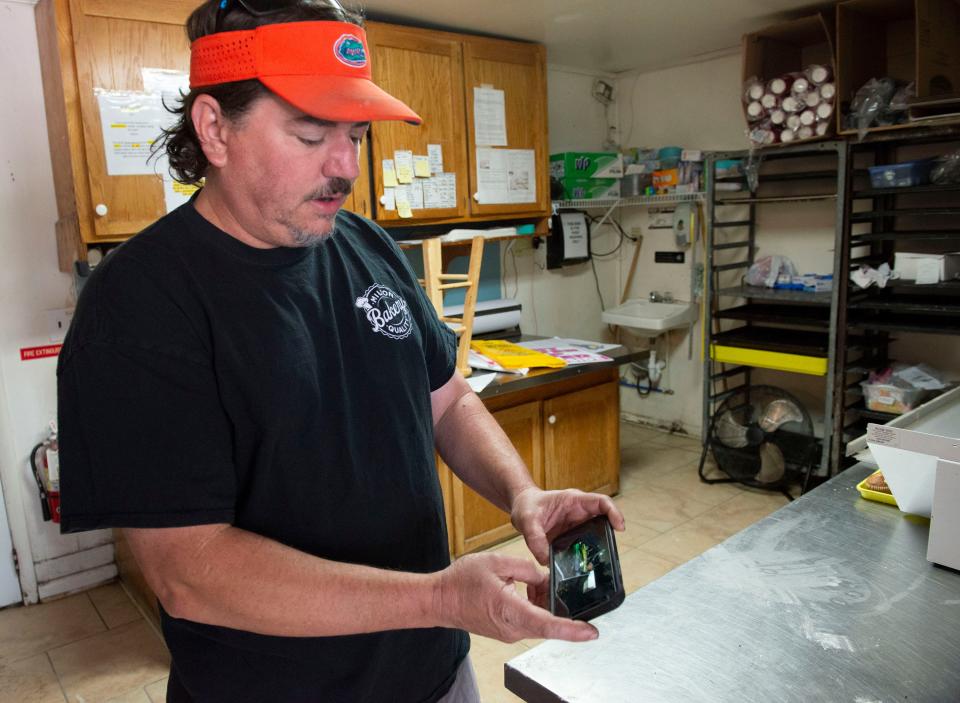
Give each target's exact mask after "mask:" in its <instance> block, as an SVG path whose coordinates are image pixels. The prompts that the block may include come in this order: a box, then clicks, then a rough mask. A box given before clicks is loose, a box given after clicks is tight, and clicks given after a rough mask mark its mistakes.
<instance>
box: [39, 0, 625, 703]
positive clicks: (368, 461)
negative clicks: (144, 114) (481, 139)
mask: <svg viewBox="0 0 960 703" xmlns="http://www.w3.org/2000/svg"><path fill="white" fill-rule="evenodd" d="M188 34H189V36H190V39H191V41H192V42H193V43H192V48H191V92H190V94H189V95H188V96H187V97H186V98H185V100H184V104H183V106H182V109H181V111H180V114H181V121H180V124H179V125H178V126H177V127H175V128H174V129H173V130H171V132H170V133H169V134H168V139H167V144H166V149H167V152H168V157H169V160H170V164H171V168H172V170H174V172H175V173H177V175H178V176H179V177H180V178H181V179H182V180H186V181H197V180H199V178H201V177H205V185H204V187H203V189H202V190H201V191H200V192H199V194H198V195H197V196H196V197H195V198H194V199H193V200H192V201H191V202H190V203H189V204H187V205H185V206H183V207H181V208H179V209H178V210H176V211H174V212H173V213H171V214H169V215H167V216H166V217H164V218H162V219H161V220H160V221H158V222H157V223H156V224H155V225H153V226H152V227H150V228H148V229H147V230H145V231H144V232H142V233H140V234H139V235H137V236H136V237H134V238H133V239H131V240H130V241H129V242H127V243H126V244H124V245H123V246H122V247H120V249H119V250H118V251H116V252H115V253H114V254H112V255H111V256H110V257H108V258H107V260H105V261H104V262H103V263H102V264H101V265H100V266H98V267H97V270H96V272H95V274H94V275H93V277H92V278H91V280H90V281H89V283H88V284H87V286H86V288H85V289H84V292H83V296H82V297H81V300H80V302H79V304H78V306H77V311H76V315H75V317H74V322H73V325H72V327H71V330H70V332H69V334H68V338H67V340H66V343H65V345H64V349H63V352H62V354H61V358H60V366H59V368H58V378H59V403H60V428H61V457H62V466H63V469H62V485H61V487H62V504H63V509H62V510H63V514H62V521H63V522H62V524H63V529H64V531H67V532H72V531H78V530H84V529H94V528H102V527H121V528H123V529H124V534H125V536H126V538H127V540H128V542H129V544H130V547H131V549H132V551H133V553H134V555H135V557H136V559H137V561H138V563H139V565H140V567H141V569H142V570H143V573H144V576H145V578H146V579H147V582H148V583H149V584H150V586H151V587H152V588H153V590H154V592H155V593H156V594H157V596H158V599H159V602H160V605H161V616H162V625H163V630H164V636H165V638H166V641H167V644H168V646H169V649H170V652H171V655H172V664H171V672H170V679H169V684H168V700H169V701H203V702H204V703H206V702H207V701H271V702H274V701H276V702H282V703H287V702H290V703H292V702H298V703H299V702H300V701H437V700H458V701H459V700H463V701H472V700H476V699H477V693H476V685H475V681H474V679H473V677H472V670H471V668H470V665H469V659H468V658H467V651H468V649H469V638H468V636H467V634H466V632H464V631H470V632H475V633H478V634H482V635H485V636H488V637H495V638H498V639H501V640H504V641H508V642H509V641H516V640H518V639H522V638H526V637H549V638H561V639H568V640H589V639H593V638H594V637H596V630H595V629H594V628H593V627H592V626H590V625H589V624H587V623H582V622H573V621H569V620H564V619H560V618H555V617H553V616H551V615H550V614H549V613H548V612H547V611H545V610H544V609H543V608H542V607H538V606H537V605H535V604H534V603H531V602H530V601H528V600H526V599H523V598H521V597H520V596H519V595H518V594H517V592H516V590H515V588H514V585H513V584H514V582H515V581H520V582H524V583H526V584H527V592H528V595H529V596H530V597H531V600H533V601H534V602H535V603H540V604H542V603H543V595H544V592H545V589H546V585H547V577H546V575H545V574H544V573H543V572H542V571H541V570H540V569H539V568H538V567H536V565H535V564H533V563H531V562H526V561H523V560H518V559H512V558H507V557H503V556H497V555H494V554H479V555H475V556H470V557H466V558H463V559H459V560H457V561H456V562H455V563H453V564H451V563H450V560H449V555H448V553H447V537H446V532H445V527H444V524H445V523H444V516H443V503H442V496H441V494H440V489H439V485H438V482H437V478H436V469H435V466H434V463H433V451H434V445H436V447H437V448H438V450H439V451H440V453H441V455H442V456H443V457H444V459H445V461H447V462H448V463H449V465H450V466H451V467H452V468H453V469H454V471H456V472H457V474H458V475H459V476H460V477H461V478H462V479H463V480H464V481H465V482H466V483H468V484H469V485H470V486H472V487H473V488H474V489H476V490H477V491H478V492H479V493H481V494H482V495H484V496H485V497H487V498H488V499H489V500H491V501H492V502H493V503H494V504H496V505H497V506H499V507H500V508H502V509H504V510H506V511H508V512H509V513H510V515H511V519H512V521H513V524H514V525H515V526H516V527H517V529H518V530H520V532H521V533H522V534H523V535H524V537H525V539H526V541H527V544H528V545H529V547H530V549H531V551H532V552H533V554H534V555H535V556H536V558H537V559H538V560H539V561H540V562H541V563H545V561H546V558H547V550H548V541H547V540H548V535H553V534H555V533H557V532H559V531H561V530H562V529H564V528H565V527H568V526H571V525H573V524H576V523H578V522H581V521H583V520H585V519H587V518H589V517H591V516H592V515H596V514H600V513H604V514H607V515H608V516H609V517H610V519H611V521H612V522H613V523H614V524H615V525H616V526H617V527H618V528H621V529H622V527H623V518H622V516H621V515H620V513H619V512H618V511H617V509H616V508H615V507H614V505H613V503H612V502H611V501H610V499H609V498H607V497H605V496H599V495H587V494H583V493H581V492H579V491H555V492H544V491H541V490H539V489H538V488H537V487H536V486H535V485H534V484H533V482H532V481H531V479H530V477H529V474H528V473H527V471H526V468H525V467H524V466H523V463H522V461H521V460H520V458H519V456H518V455H517V453H516V452H515V451H514V449H513V447H512V446H511V444H510V442H509V441H508V439H507V438H506V436H505V435H504V434H503V432H502V431H501V430H500V428H499V427H498V426H497V424H496V422H495V421H494V420H493V418H492V417H491V416H490V415H489V414H488V413H487V412H486V410H485V409H484V407H483V404H482V403H481V402H480V401H479V399H478V398H477V396H476V395H475V394H474V393H472V391H470V388H469V386H468V385H467V384H466V382H465V381H464V380H463V378H462V377H460V376H459V375H458V374H457V373H456V372H455V340H454V338H453V335H452V334H451V333H450V332H449V330H448V329H447V328H446V327H445V326H444V325H443V324H442V323H440V322H439V321H438V320H437V317H436V315H435V313H434V311H433V308H432V307H431V306H430V304H429V302H428V301H427V299H426V297H425V296H424V294H423V292H422V291H421V290H420V288H419V286H418V284H417V281H416V278H415V276H414V274H413V273H412V271H411V270H410V268H409V266H408V265H407V263H406V260H405V258H404V256H403V254H402V253H401V252H400V251H399V249H398V248H397V247H396V245H395V244H394V243H393V242H392V241H391V240H390V239H389V237H388V236H387V235H386V234H385V233H384V232H383V231H382V230H381V229H379V228H378V227H376V226H375V225H373V224H372V223H370V222H369V221H366V220H364V219H362V218H360V217H358V216H355V215H352V214H349V213H345V212H341V211H340V206H341V205H342V204H343V202H344V198H345V197H346V195H347V194H348V193H349V192H350V188H351V186H352V183H353V181H354V179H355V178H356V177H357V175H358V156H359V145H360V142H361V140H362V139H363V137H364V135H365V133H366V130H367V128H368V125H369V122H370V121H371V120H377V119H400V120H406V121H409V122H414V123H416V122H419V118H418V117H417V115H416V114H415V113H414V112H413V111H412V110H410V108H409V107H407V106H406V105H404V104H403V103H401V102H400V101H398V100H396V99H395V98H392V97H391V96H389V95H387V94H386V93H385V92H383V91H382V90H380V89H379V88H377V87H376V86H375V85H374V84H373V83H372V82H371V81H370V80H369V77H370V67H369V60H368V53H367V47H366V42H365V36H364V33H363V30H362V29H361V28H360V27H359V26H358V25H357V24H355V23H353V22H352V18H351V17H349V16H348V15H347V14H346V13H345V12H344V11H343V10H342V9H340V8H339V7H338V6H330V5H327V4H326V2H318V1H313V2H308V1H305V0H300V1H299V2H297V1H294V2H289V3H276V2H273V3H264V4H263V7H262V8H261V7H258V6H257V5H256V4H254V3H253V2H252V0H245V1H243V2H240V3H231V2H230V0H223V2H220V3H219V4H218V3H216V2H207V3H206V4H204V5H203V6H201V7H200V8H198V9H197V10H196V11H195V12H194V14H193V15H192V16H191V18H190V20H189V23H188Z"/></svg>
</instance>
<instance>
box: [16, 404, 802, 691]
mask: <svg viewBox="0 0 960 703" xmlns="http://www.w3.org/2000/svg"><path fill="white" fill-rule="evenodd" d="M621 458H622V473H621V483H620V490H621V493H620V495H619V496H618V497H617V498H616V503H617V504H618V505H619V506H620V509H621V510H622V511H623V513H624V515H625V516H626V519H627V531H626V532H625V533H620V534H619V535H618V536H617V544H618V549H619V552H620V560H621V565H622V568H623V576H624V585H625V586H626V589H627V592H628V593H629V592H632V591H635V590H637V589H638V588H641V587H643V586H644V585H645V584H647V583H649V582H650V581H653V580H654V579H657V578H659V577H660V576H662V575H664V574H665V573H667V572H668V571H670V570H671V569H673V568H675V567H677V566H678V565H680V564H683V563H684V562H686V561H688V560H690V559H693V558H694V557H696V556H698V555H699V554H701V553H702V552H704V551H706V550H707V549H709V548H710V547H712V546H714V545H715V544H717V543H719V542H721V541H723V540H724V539H726V538H727V537H729V536H731V535H732V534H734V533H736V532H738V531H740V530H742V529H743V528H744V527H747V526H748V525H750V524H752V523H754V522H756V521H757V520H759V519H760V518H762V517H764V516H766V515H767V514H769V513H771V512H773V511H774V510H776V509H777V508H779V507H781V506H782V505H784V504H785V503H786V499H785V498H784V497H783V496H780V495H778V494H772V493H765V492H757V491H751V490H748V489H744V488H740V487H737V486H732V485H722V484H721V485H714V486H709V485H706V484H703V483H701V482H700V481H699V479H698V477H697V460H698V458H699V444H698V442H697V441H696V440H693V439H688V438H684V437H678V436H673V435H669V434H666V433H662V432H657V431H654V430H650V429H646V428H641V427H638V426H636V425H632V424H628V423H624V424H623V425H622V432H621ZM494 549H496V550H498V551H501V552H505V553H508V554H513V555H517V556H522V557H524V558H532V557H530V555H529V553H528V552H527V549H526V546H525V545H524V543H523V541H522V540H520V539H519V538H517V539H513V540H511V541H509V542H506V543H504V544H502V545H499V546H497V547H494ZM536 644H537V641H534V640H527V641H523V642H518V643H515V644H503V643H501V642H497V641H495V640H491V639H487V638H483V637H473V647H472V656H473V663H474V666H475V667H476V670H477V676H478V678H479V681H480V690H481V694H482V697H483V700H484V702H485V703H499V702H501V701H519V700H520V699H519V698H516V697H515V696H513V695H512V694H510V693H509V692H508V691H507V690H506V689H505V688H504V687H503V664H504V662H506V661H507V660H509V659H511V658H513V657H514V656H516V655H517V654H520V653H522V652H524V651H526V650H527V649H528V648H530V647H532V646H534V645H536ZM168 666H169V657H168V655H167V652H166V650H165V648H164V646H163V643H162V641H161V640H160V638H159V636H158V635H157V633H156V632H155V631H154V630H153V629H152V628H151V626H150V625H148V623H147V622H146V621H145V620H144V619H143V617H142V616H141V615H140V613H139V611H138V610H137V609H136V608H135V607H134V606H133V604H132V603H131V601H130V600H129V599H128V598H127V595H126V593H125V592H124V591H123V589H122V588H121V587H120V586H119V585H118V584H116V583H114V584H109V585H106V586H101V587H99V588H95V589H93V590H91V591H87V592H86V593H80V594H78V595H73V596H69V597H67V598H63V599H60V600H57V601H54V602H51V603H45V604H43V605H39V606H32V607H29V608H8V609H6V610H3V611H0V703H48V702H49V703H64V701H69V703H101V702H103V703H160V702H161V701H164V700H165V698H166V684H167V679H166V675H167V669H168Z"/></svg>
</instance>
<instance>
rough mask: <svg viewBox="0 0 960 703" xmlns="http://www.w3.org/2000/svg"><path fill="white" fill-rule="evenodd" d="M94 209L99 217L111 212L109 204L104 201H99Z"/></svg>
mask: <svg viewBox="0 0 960 703" xmlns="http://www.w3.org/2000/svg"><path fill="white" fill-rule="evenodd" d="M93 211H94V212H95V213H97V217H104V216H106V214H107V213H108V212H109V210H108V209H107V206H106V205H104V204H103V203H97V206H96V207H95V208H93Z"/></svg>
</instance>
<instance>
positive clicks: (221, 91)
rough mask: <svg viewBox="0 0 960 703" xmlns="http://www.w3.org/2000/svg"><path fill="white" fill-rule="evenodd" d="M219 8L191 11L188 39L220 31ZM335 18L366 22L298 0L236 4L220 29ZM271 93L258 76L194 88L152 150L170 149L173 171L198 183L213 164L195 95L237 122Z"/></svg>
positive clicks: (323, 1) (326, 3)
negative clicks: (268, 6) (251, 7)
mask: <svg viewBox="0 0 960 703" xmlns="http://www.w3.org/2000/svg"><path fill="white" fill-rule="evenodd" d="M219 7H220V0H207V1H206V2H204V3H203V4H202V5H201V6H200V7H198V8H197V9H196V10H194V11H193V13H192V14H191V15H190V18H189V19H188V20H187V39H189V41H190V42H191V43H192V42H193V41H194V40H196V39H199V38H200V37H204V36H206V35H208V34H213V33H214V32H215V31H216V23H217V12H218V9H219ZM331 20H333V21H339V22H351V23H353V24H356V25H359V26H363V19H362V17H361V16H360V15H359V14H358V13H355V12H351V11H349V10H346V9H344V8H343V7H341V6H340V5H339V4H338V3H337V2H335V0H298V1H297V2H292V3H290V5H289V6H287V7H284V8H283V9H279V10H277V11H276V12H271V13H270V14H267V15H261V16H256V15H253V14H251V13H249V12H247V11H246V10H245V9H244V8H243V6H242V5H241V4H240V3H238V2H233V3H231V4H230V8H229V9H228V10H227V11H226V12H225V13H224V14H223V16H222V18H221V20H220V31H221V32H230V31H237V30H244V29H256V28H257V27H259V26H261V25H265V24H279V23H281V22H310V21H331ZM268 93H269V90H268V89H267V87H266V86H265V85H263V83H261V82H260V81H258V80H257V79H255V78H253V79H250V80H245V81H235V82H233V83H221V84H220V85H214V86H210V87H207V88H198V89H197V90H191V91H190V92H189V93H187V94H186V95H184V96H183V99H182V100H181V101H180V104H179V105H178V106H175V107H174V106H167V109H168V110H169V111H170V112H172V113H173V114H175V115H177V118H178V119H177V122H176V124H174V125H173V126H172V127H170V128H169V129H165V130H164V131H163V135H162V136H161V137H160V138H159V139H157V141H156V142H154V145H153V147H152V149H151V151H152V152H153V154H158V153H161V152H162V151H164V150H165V151H166V152H167V157H168V159H169V162H170V171H171V173H172V174H173V176H174V178H176V179H177V180H178V181H180V182H181V183H191V184H199V183H200V180H201V179H202V178H203V177H204V176H205V175H206V172H207V167H208V166H209V165H210V164H209V162H208V161H207V157H206V155H205V154H204V153H203V149H201V148H200V140H199V139H198V137H197V132H196V130H195V129H194V128H193V120H192V119H191V118H190V111H191V109H192V108H193V102H194V100H196V98H197V96H198V95H203V94H206V95H210V96H211V97H213V98H214V99H216V101H217V102H218V103H220V108H221V110H223V114H224V115H225V116H226V117H227V118H228V119H231V120H239V119H241V118H242V117H243V116H244V114H246V112H247V110H249V109H250V106H251V105H252V104H253V103H254V101H256V100H257V99H258V98H260V97H262V96H264V95H267V94H268Z"/></svg>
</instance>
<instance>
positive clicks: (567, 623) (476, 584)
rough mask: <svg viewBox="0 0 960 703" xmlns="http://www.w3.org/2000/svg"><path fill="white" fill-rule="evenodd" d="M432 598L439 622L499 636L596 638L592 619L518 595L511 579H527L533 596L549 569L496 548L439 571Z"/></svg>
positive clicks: (542, 585)
mask: <svg viewBox="0 0 960 703" xmlns="http://www.w3.org/2000/svg"><path fill="white" fill-rule="evenodd" d="M438 577H439V578H438V583H437V585H436V592H435V600H434V602H435V603H436V604H437V607H438V612H439V614H440V619H441V623H440V624H441V625H443V626H445V627H456V628H459V629H462V630H467V631H468V632H473V633H475V634H478V635H483V636H484V637H492V638H494V639H497V640H500V641H502V642H517V641H518V640H522V639H528V638H537V639H558V640H569V641H571V642H584V641H587V640H593V639H596V638H597V634H598V633H597V630H596V628H595V627H593V625H590V624H588V623H586V622H580V621H576V620H568V619H566V618H558V617H556V616H554V615H551V614H550V612H548V611H547V610H545V609H544V608H543V607H538V606H537V605H534V604H533V603H531V602H530V601H529V600H527V599H526V598H523V597H522V596H521V595H520V594H519V593H518V592H517V589H516V586H515V585H514V584H515V582H517V581H520V582H522V583H525V584H527V593H528V594H530V595H531V597H532V598H533V599H534V600H540V598H538V597H537V596H538V595H542V594H543V593H546V592H547V589H548V588H549V575H548V574H547V572H545V571H542V570H541V569H540V567H538V566H537V565H536V564H535V563H534V562H533V561H526V560H523V559H516V558H513V557H507V556H503V555H500V554H491V553H484V554H471V555H468V556H465V557H461V558H460V559H457V560H456V561H455V562H453V564H451V565H450V566H448V567H447V568H446V569H444V570H443V571H441V572H439V574H438Z"/></svg>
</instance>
